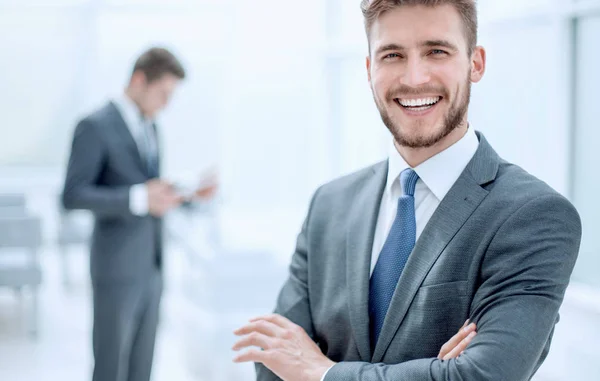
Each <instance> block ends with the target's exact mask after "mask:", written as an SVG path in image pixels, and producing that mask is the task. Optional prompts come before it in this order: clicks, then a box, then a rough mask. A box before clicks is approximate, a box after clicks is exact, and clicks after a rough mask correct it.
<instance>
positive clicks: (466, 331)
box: [438, 320, 477, 360]
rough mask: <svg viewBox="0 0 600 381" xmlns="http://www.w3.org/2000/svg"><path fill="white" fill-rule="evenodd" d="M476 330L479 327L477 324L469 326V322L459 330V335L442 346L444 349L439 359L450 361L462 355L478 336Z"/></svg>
mask: <svg viewBox="0 0 600 381" xmlns="http://www.w3.org/2000/svg"><path fill="white" fill-rule="evenodd" d="M467 324H468V325H467ZM476 329H477V326H476V325H475V323H471V324H469V321H468V320H467V321H466V322H465V324H463V326H462V327H461V328H460V329H459V330H458V333H457V334H456V335H454V336H452V338H451V339H450V340H448V341H447V342H446V344H444V345H443V346H442V349H441V350H440V353H439V354H438V359H440V360H450V359H453V358H456V357H458V356H460V355H462V353H463V352H464V350H465V349H466V348H467V346H468V345H469V343H470V342H471V340H473V338H474V337H475V335H477V331H476Z"/></svg>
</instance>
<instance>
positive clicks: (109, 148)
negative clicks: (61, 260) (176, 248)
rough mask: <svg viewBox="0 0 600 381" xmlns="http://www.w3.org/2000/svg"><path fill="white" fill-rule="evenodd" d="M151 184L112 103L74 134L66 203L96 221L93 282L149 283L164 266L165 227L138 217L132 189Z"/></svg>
mask: <svg viewBox="0 0 600 381" xmlns="http://www.w3.org/2000/svg"><path fill="white" fill-rule="evenodd" d="M148 179H149V176H148V173H147V168H146V166H145V164H144V161H143V160H142V159H141V157H140V154H139V152H138V148H137V145H136V143H135V140H134V139H133V137H132V135H131V133H130V132H129V129H128V128H127V125H126V124H125V121H124V120H123V117H122V116H121V114H120V113H119V111H118V109H117V108H116V107H115V105H114V104H113V103H109V104H107V105H106V106H104V107H103V108H101V109H100V110H98V111H96V112H94V113H93V114H91V115H89V116H88V117H86V118H84V119H83V120H82V121H81V122H79V124H78V125H77V127H76V129H75V133H74V136H73V144H72V148H71V156H70V159H69V164H68V169H67V174H66V178H65V184H64V189H63V193H62V202H63V205H64V207H65V208H66V209H87V210H90V211H92V212H93V214H94V216H95V226H94V232H93V234H92V242H91V259H90V268H91V275H92V281H93V282H103V281H109V282H114V281H135V280H142V279H147V277H148V274H150V273H151V272H152V271H155V270H156V268H157V266H158V267H160V261H161V255H162V222H161V220H160V219H157V218H154V217H152V216H149V215H147V216H142V217H140V216H135V215H133V214H132V213H131V211H130V207H129V189H130V187H131V186H132V185H134V184H140V183H144V182H146V181H147V180H148Z"/></svg>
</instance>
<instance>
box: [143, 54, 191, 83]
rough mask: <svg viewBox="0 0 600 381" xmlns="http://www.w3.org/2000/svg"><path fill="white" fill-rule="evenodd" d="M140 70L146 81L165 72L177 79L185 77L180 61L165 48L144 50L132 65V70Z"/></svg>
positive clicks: (157, 77)
mask: <svg viewBox="0 0 600 381" xmlns="http://www.w3.org/2000/svg"><path fill="white" fill-rule="evenodd" d="M137 71H141V72H142V73H144V74H145V75H146V80H147V81H148V82H153V81H155V80H157V79H159V78H161V77H162V76H163V75H165V74H172V75H174V76H175V77H177V78H179V79H184V78H185V70H184V69H183V65H181V62H179V60H178V59H177V58H176V57H175V56H174V55H173V53H171V52H170V51H168V50H167V49H165V48H159V47H154V48H150V49H148V50H146V51H145V52H144V53H142V55H141V56H140V58H138V59H137V61H136V62H135V65H134V66H133V72H134V73H135V72H137Z"/></svg>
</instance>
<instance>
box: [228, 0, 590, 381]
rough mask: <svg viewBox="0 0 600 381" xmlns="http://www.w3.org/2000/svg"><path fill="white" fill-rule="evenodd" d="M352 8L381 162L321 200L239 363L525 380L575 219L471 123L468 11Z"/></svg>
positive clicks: (391, 1) (441, 379)
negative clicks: (364, 49) (382, 128)
mask: <svg viewBox="0 0 600 381" xmlns="http://www.w3.org/2000/svg"><path fill="white" fill-rule="evenodd" d="M362 10H363V14H364V16H365V25H366V31H367V36H368V41H369V56H368V58H367V74H368V79H369V83H370V85H371V89H372V92H373V97H374V99H375V103H376V104H377V107H378V109H379V112H380V114H381V117H382V120H383V122H384V124H385V125H386V126H387V128H388V129H389V130H390V132H391V134H392V136H393V144H390V153H389V158H388V160H386V161H385V162H382V163H378V164H375V165H373V166H372V167H369V168H366V169H363V170H361V171H359V172H356V173H354V174H351V175H349V176H346V177H344V178H341V179H338V180H335V181H333V182H331V183H329V184H326V185H324V186H322V187H321V188H319V189H318V190H317V191H316V193H315V195H314V196H313V199H312V202H311V204H310V208H309V212H308V215H307V217H306V220H305V222H304V225H303V227H302V230H301V232H300V235H299V237H298V242H297V246H296V252H295V253H294V255H293V258H292V263H291V266H290V276H289V279H288V280H287V282H286V283H285V285H284V286H283V289H282V290H281V293H280V296H279V299H278V302H277V308H276V311H275V312H276V313H275V314H273V315H269V316H263V317H259V318H256V319H253V320H252V321H251V322H250V323H249V324H247V325H245V326H244V327H241V328H240V329H239V330H237V331H236V334H237V335H239V336H241V339H240V341H239V342H238V343H237V344H236V345H235V346H234V349H236V350H244V351H243V352H242V353H240V354H239V356H238V357H236V359H235V361H238V362H244V361H254V362H257V363H258V364H257V375H258V377H257V379H258V380H259V381H268V380H269V381H270V380H278V379H283V380H285V381H319V380H325V381H336V380H340V381H341V380H344V381H352V380H355V381H358V380H362V381H384V380H407V381H450V380H452V381H459V380H468V381H479V380H489V381H499V380H506V381H522V380H529V379H530V378H531V377H532V376H533V374H534V373H535V372H536V370H537V369H538V368H539V366H540V365H541V363H542V362H543V361H544V359H545V358H546V355H547V353H548V350H549V348H550V342H551V338H552V333H553V330H554V325H555V323H556V322H557V320H558V310H559V307H560V305H561V303H562V300H563V296H564V292H565V289H566V287H567V285H568V282H569V279H570V276H571V272H572V270H573V266H574V264H575V261H576V258H577V253H578V250H579V242H580V238H581V224H580V220H579V216H578V214H577V211H576V210H575V209H574V207H573V206H572V205H571V204H570V203H569V202H568V201H567V200H566V199H565V198H563V197H562V196H560V195H559V194H558V193H556V192H555V191H554V190H552V189H551V188H550V187H549V186H548V185H546V184H545V183H543V182H542V181H540V180H538V179H536V178H535V177H533V176H532V175H530V174H528V173H527V172H525V171H524V170H523V169H521V168H519V167H518V166H516V165H513V164H510V163H508V162H506V161H504V160H503V159H501V158H500V157H499V156H498V154H496V152H495V151H494V150H493V149H492V147H491V145H490V144H489V143H488V142H487V141H486V139H485V138H484V136H483V135H482V134H481V133H479V132H476V131H475V130H474V129H473V126H470V125H469V123H468V119H467V111H468V106H469V101H470V89H471V84H472V83H476V82H478V81H479V80H480V79H481V78H482V77H483V74H484V72H485V64H486V55H485V50H484V49H483V48H482V47H480V46H477V15H476V7H475V2H474V1H473V0H363V1H362ZM500 117H501V116H500ZM465 319H470V321H471V322H473V323H472V324H469V325H466V324H464V325H463V321H464V320H465ZM475 324H476V327H475ZM461 325H462V328H461ZM459 329H460V331H459V333H458V334H456V331H457V330H459ZM475 329H476V331H475ZM452 335H454V336H452ZM252 346H254V347H259V348H260V349H252V348H251V349H247V350H245V349H246V348H248V347H252Z"/></svg>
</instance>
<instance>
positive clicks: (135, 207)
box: [129, 184, 149, 216]
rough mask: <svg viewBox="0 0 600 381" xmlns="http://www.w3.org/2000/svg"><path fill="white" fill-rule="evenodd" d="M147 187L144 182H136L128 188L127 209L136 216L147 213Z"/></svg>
mask: <svg viewBox="0 0 600 381" xmlns="http://www.w3.org/2000/svg"><path fill="white" fill-rule="evenodd" d="M148 209H149V208H148V188H147V187H146V184H136V185H133V186H132V187H131V188H129V210H131V213H133V214H134V215H136V216H145V215H146V214H148Z"/></svg>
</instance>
